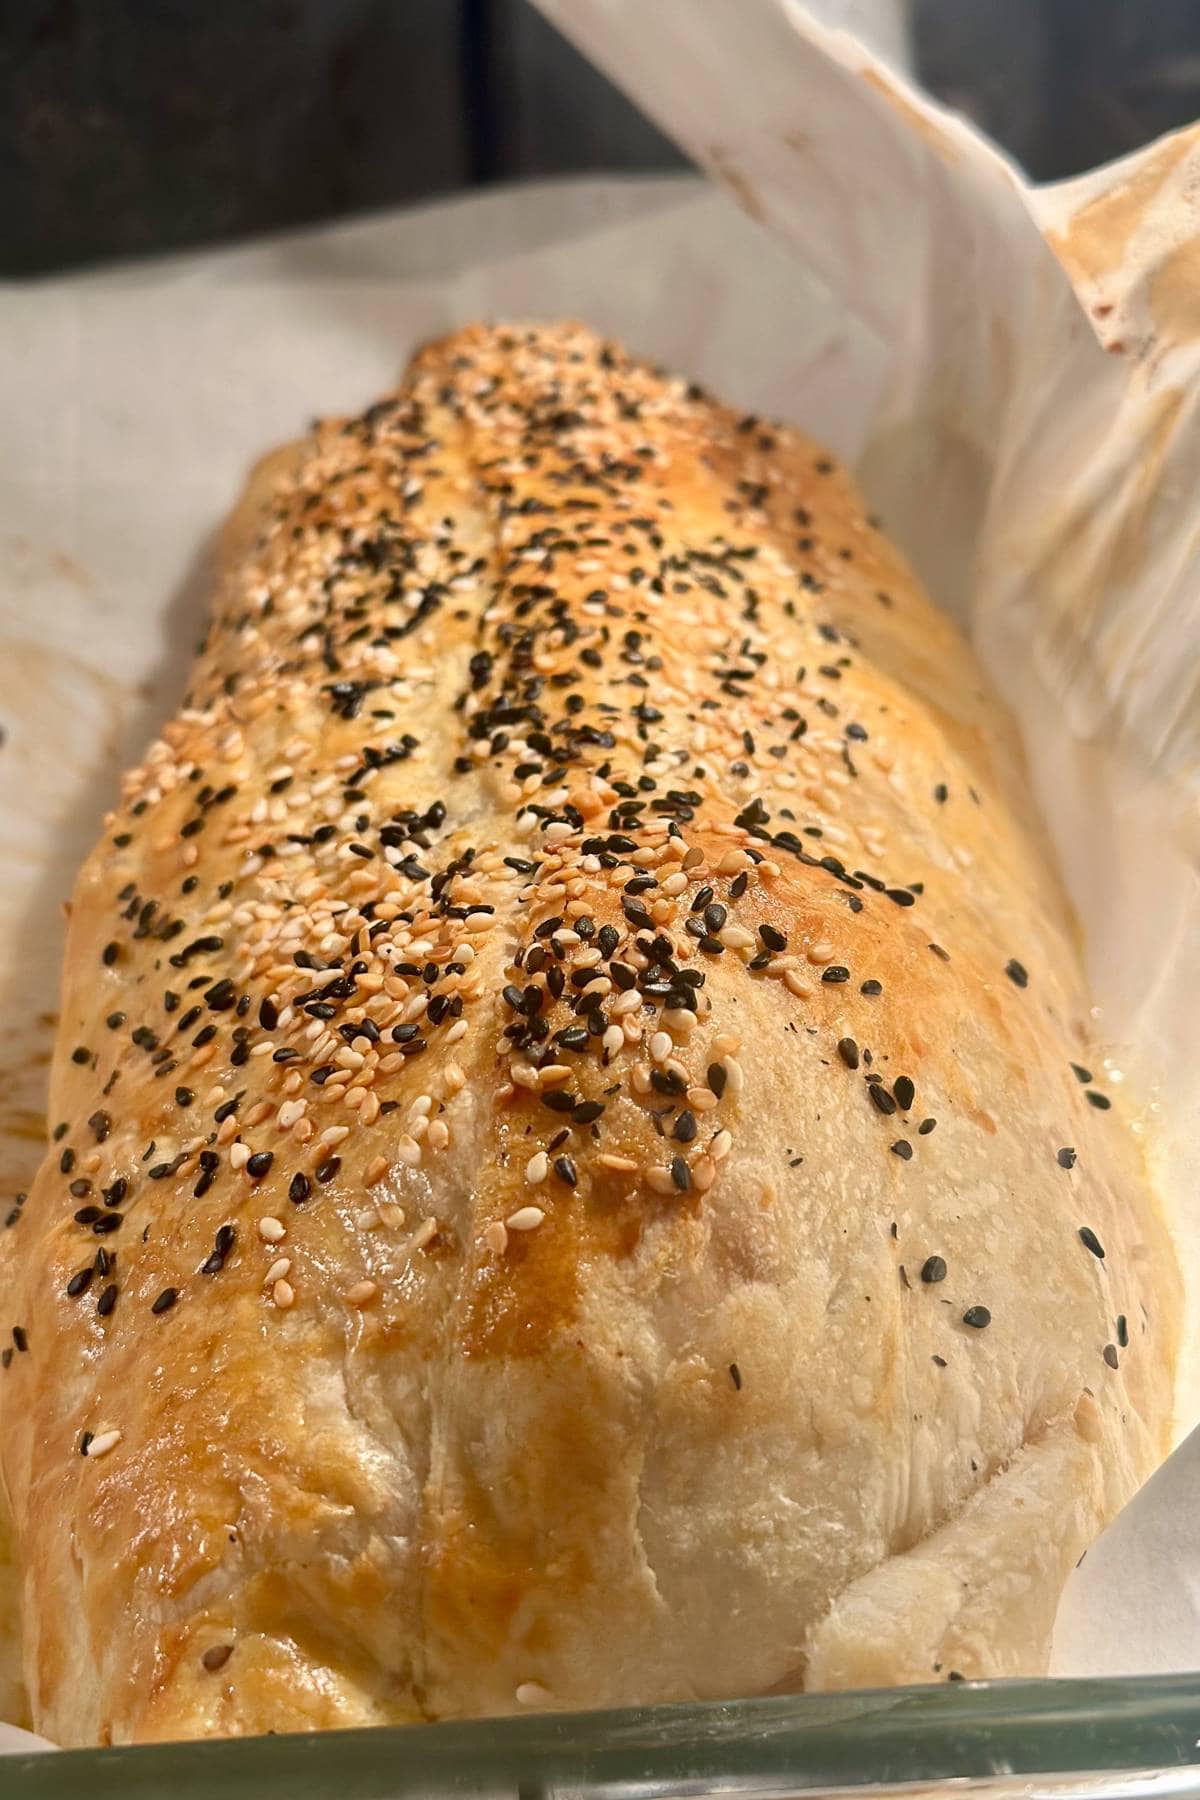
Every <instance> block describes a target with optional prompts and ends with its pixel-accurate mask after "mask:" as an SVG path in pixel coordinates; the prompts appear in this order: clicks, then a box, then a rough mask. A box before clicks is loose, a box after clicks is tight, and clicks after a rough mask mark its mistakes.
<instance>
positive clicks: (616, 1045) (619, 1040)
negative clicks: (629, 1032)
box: [600, 1025, 625, 1056]
mask: <svg viewBox="0 0 1200 1800" xmlns="http://www.w3.org/2000/svg"><path fill="white" fill-rule="evenodd" d="M600 1042H601V1044H602V1045H603V1046H604V1048H605V1049H606V1050H607V1051H608V1054H609V1055H610V1056H615V1055H616V1053H617V1051H618V1050H619V1049H620V1048H621V1046H622V1044H623V1043H624V1042H625V1033H624V1032H623V1031H622V1030H621V1027H620V1026H619V1025H609V1026H606V1027H605V1031H604V1036H603V1037H602V1038H601V1039H600Z"/></svg>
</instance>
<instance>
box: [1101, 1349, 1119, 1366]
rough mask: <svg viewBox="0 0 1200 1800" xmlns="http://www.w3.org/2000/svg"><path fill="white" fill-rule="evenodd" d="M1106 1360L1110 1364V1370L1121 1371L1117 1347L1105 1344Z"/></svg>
mask: <svg viewBox="0 0 1200 1800" xmlns="http://www.w3.org/2000/svg"><path fill="white" fill-rule="evenodd" d="M1104 1360H1105V1362H1106V1363H1107V1364H1108V1366H1109V1368H1110V1369H1119V1368H1120V1366H1121V1359H1120V1357H1119V1356H1118V1355H1117V1347H1116V1345H1115V1344H1105V1346H1104Z"/></svg>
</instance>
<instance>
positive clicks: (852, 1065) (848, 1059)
mask: <svg viewBox="0 0 1200 1800" xmlns="http://www.w3.org/2000/svg"><path fill="white" fill-rule="evenodd" d="M838 1055H839V1056H840V1057H841V1059H842V1061H843V1062H844V1063H845V1065H846V1067H847V1068H848V1069H857V1067H858V1045H857V1044H856V1043H855V1041H854V1039H853V1038H851V1037H844V1038H839V1039H838Z"/></svg>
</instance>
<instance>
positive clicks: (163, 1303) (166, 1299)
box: [150, 1287, 179, 1316]
mask: <svg viewBox="0 0 1200 1800" xmlns="http://www.w3.org/2000/svg"><path fill="white" fill-rule="evenodd" d="M178 1298H179V1289H178V1288H173V1287H165V1288H164V1289H163V1291H162V1293H161V1294H160V1295H159V1296H158V1299H157V1300H156V1301H155V1302H154V1304H153V1306H152V1307H151V1308H150V1311H151V1312H152V1313H154V1314H155V1316H157V1315H159V1314H160V1313H166V1312H170V1310H171V1308H172V1307H173V1306H174V1304H175V1302H176V1301H177V1300H178Z"/></svg>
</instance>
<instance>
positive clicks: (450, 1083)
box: [442, 1062, 467, 1094]
mask: <svg viewBox="0 0 1200 1800" xmlns="http://www.w3.org/2000/svg"><path fill="white" fill-rule="evenodd" d="M442 1080H443V1081H444V1082H445V1084H446V1090H447V1092H448V1093H451V1094H457V1093H458V1092H459V1091H460V1089H462V1088H465V1087H466V1085H467V1078H466V1076H465V1075H464V1074H463V1071H462V1070H461V1069H460V1068H459V1066H458V1064H457V1063H456V1062H448V1063H447V1064H446V1066H445V1068H444V1069H443V1070H442Z"/></svg>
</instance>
